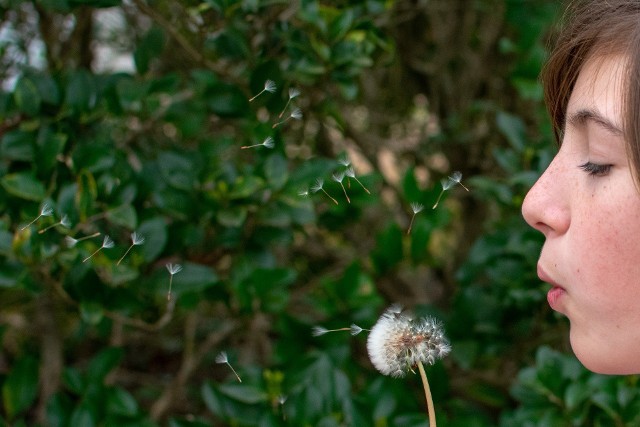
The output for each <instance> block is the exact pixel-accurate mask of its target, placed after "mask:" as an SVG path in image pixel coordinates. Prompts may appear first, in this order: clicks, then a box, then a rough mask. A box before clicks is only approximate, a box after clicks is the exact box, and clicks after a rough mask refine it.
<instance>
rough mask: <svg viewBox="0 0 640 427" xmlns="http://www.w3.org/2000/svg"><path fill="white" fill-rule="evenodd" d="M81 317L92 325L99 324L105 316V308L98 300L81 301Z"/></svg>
mask: <svg viewBox="0 0 640 427" xmlns="http://www.w3.org/2000/svg"><path fill="white" fill-rule="evenodd" d="M79 309H80V317H81V318H82V320H84V321H85V322H87V323H88V324H90V325H97V324H98V323H100V321H101V320H102V318H103V317H104V309H103V308H102V306H101V305H100V304H98V303H96V302H88V301H82V302H80V308H79Z"/></svg>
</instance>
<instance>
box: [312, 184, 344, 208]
mask: <svg viewBox="0 0 640 427" xmlns="http://www.w3.org/2000/svg"><path fill="white" fill-rule="evenodd" d="M323 186H324V180H323V179H322V178H317V179H316V183H315V184H314V185H313V186H311V192H313V193H317V192H318V191H322V192H323V193H324V194H326V195H327V197H328V198H330V199H331V200H333V203H335V204H336V205H337V204H338V201H337V200H336V199H334V198H333V197H331V196H330V195H329V193H327V191H326V190H325V189H324V188H322V187H323Z"/></svg>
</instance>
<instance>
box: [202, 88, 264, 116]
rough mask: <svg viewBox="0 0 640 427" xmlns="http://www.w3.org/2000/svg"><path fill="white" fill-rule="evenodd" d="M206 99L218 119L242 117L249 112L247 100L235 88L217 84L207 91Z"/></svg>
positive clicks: (242, 93)
mask: <svg viewBox="0 0 640 427" xmlns="http://www.w3.org/2000/svg"><path fill="white" fill-rule="evenodd" d="M265 96H266V95H265ZM207 97H208V99H207V104H208V106H209V108H210V109H211V111H213V112H214V113H215V114H217V115H218V116H220V117H243V116H246V115H247V112H248V111H251V109H250V108H249V100H248V99H247V97H246V95H245V94H244V92H242V91H241V90H240V89H239V88H238V87H236V86H232V85H229V84H224V83H218V84H216V85H214V86H213V87H212V88H211V89H210V90H209V91H208V93H207Z"/></svg>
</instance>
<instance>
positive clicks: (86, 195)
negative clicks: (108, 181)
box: [75, 170, 98, 221]
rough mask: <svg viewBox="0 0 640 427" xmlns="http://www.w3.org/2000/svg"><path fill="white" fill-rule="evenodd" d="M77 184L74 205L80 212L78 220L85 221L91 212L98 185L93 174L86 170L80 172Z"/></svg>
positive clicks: (96, 196)
mask: <svg viewBox="0 0 640 427" xmlns="http://www.w3.org/2000/svg"><path fill="white" fill-rule="evenodd" d="M77 184H78V188H77V192H76V196H75V206H76V209H77V211H78V213H79V214H80V220H81V221H85V220H86V219H87V217H89V215H91V213H92V212H93V205H94V203H95V201H96V199H97V198H98V186H97V185H96V181H95V179H94V178H93V174H92V173H91V172H89V171H88V170H83V171H82V172H81V173H80V175H79V176H78V179H77Z"/></svg>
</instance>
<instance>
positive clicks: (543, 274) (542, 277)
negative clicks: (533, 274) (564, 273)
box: [538, 264, 564, 289]
mask: <svg viewBox="0 0 640 427" xmlns="http://www.w3.org/2000/svg"><path fill="white" fill-rule="evenodd" d="M538 278H540V280H542V281H543V282H545V283H548V284H550V285H551V286H553V287H554V288H562V289H564V288H563V287H562V286H560V285H559V284H558V283H557V282H556V281H554V280H553V279H552V278H551V276H549V274H547V272H546V271H545V270H544V268H542V265H540V264H538Z"/></svg>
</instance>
